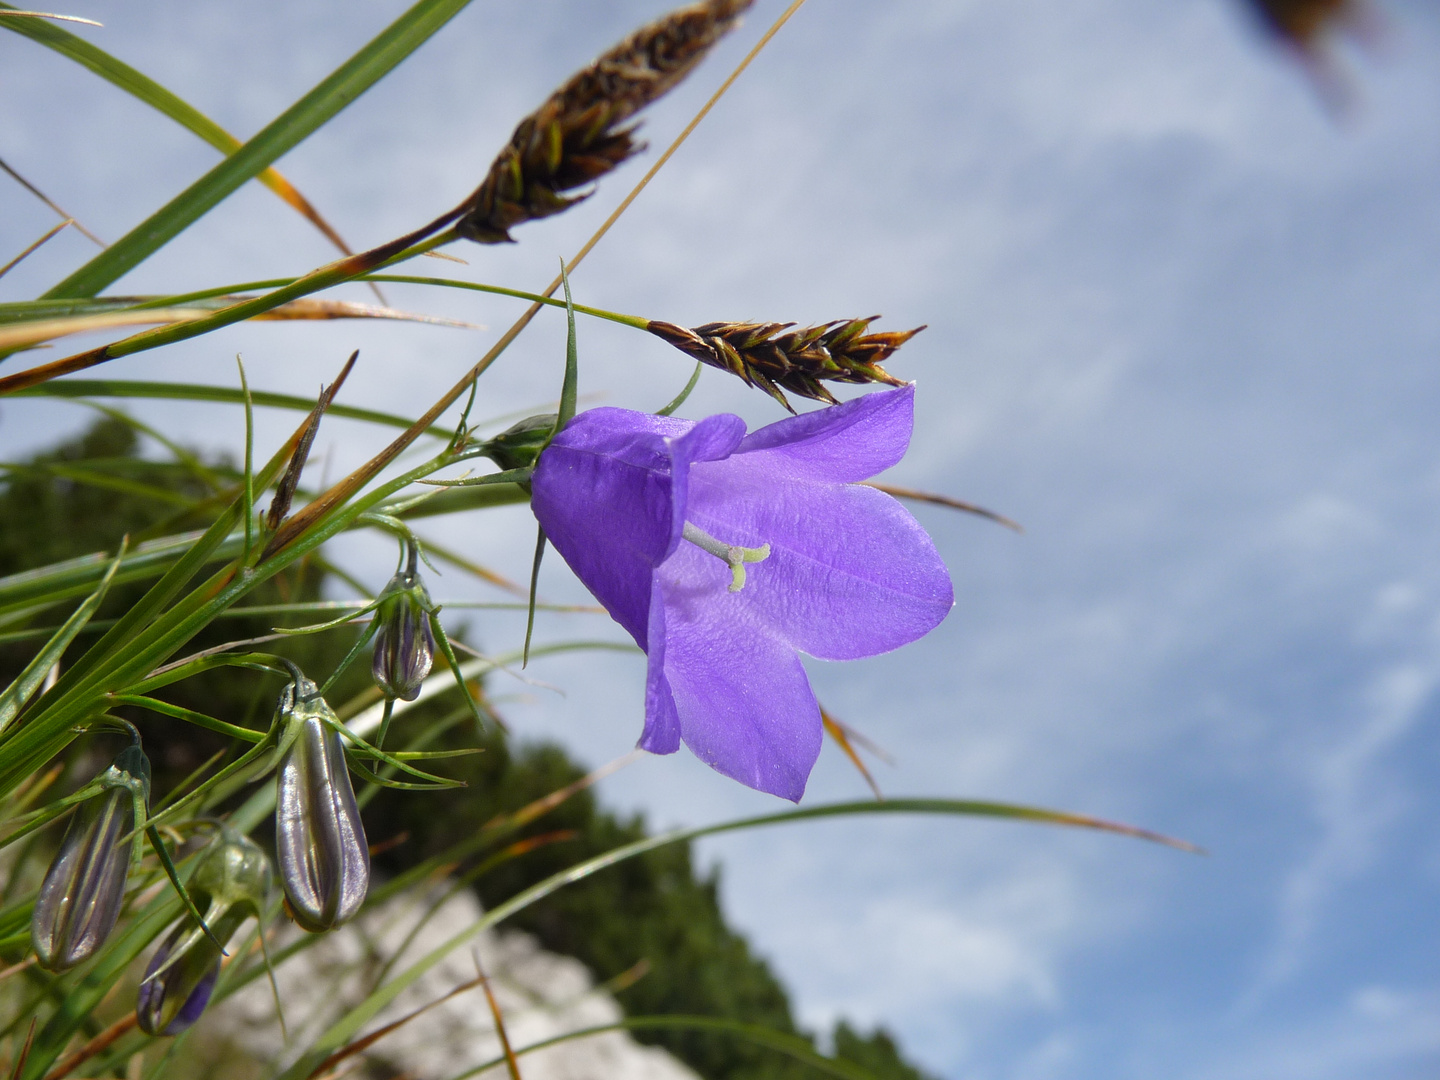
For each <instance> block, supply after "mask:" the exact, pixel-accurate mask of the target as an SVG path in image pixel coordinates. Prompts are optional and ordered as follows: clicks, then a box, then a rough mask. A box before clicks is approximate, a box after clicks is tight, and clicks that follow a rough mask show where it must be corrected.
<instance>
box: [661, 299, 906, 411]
mask: <svg viewBox="0 0 1440 1080" xmlns="http://www.w3.org/2000/svg"><path fill="white" fill-rule="evenodd" d="M879 317H880V316H878V315H872V316H870V317H869V318H868V319H837V320H836V321H834V322H828V323H823V324H821V325H820V326H809V327H805V328H803V329H800V330H791V329H790V327H792V326H794V325H795V324H794V323H739V322H715V323H706V324H705V325H704V326H697V327H695V328H694V329H691V330H687V329H685V328H684V327H683V326H676V325H675V324H674V323H667V322H655V321H652V322H651V323H650V324H649V326H647V327H646V329H647V330H649V331H650V333H652V334H654V335H656V336H657V337H661V338H664V339H665V340H666V341H668V342H669V343H670V344H671V345H674V346H675V347H676V348H677V349H679V350H680V351H681V352H683V353H685V354H686V355H688V356H692V357H694V358H695V359H696V360H699V361H700V362H701V363H705V364H709V365H710V366H711V367H717V368H719V369H720V370H722V371H728V372H730V373H731V374H732V375H738V376H739V377H740V378H741V379H744V380H745V382H746V383H748V384H749V385H750V386H758V387H759V388H760V389H761V390H764V391H765V392H766V393H767V394H769V395H770V396H771V397H773V398H774V399H775V400H776V401H778V402H779V403H780V404H781V405H783V406H785V408H787V409H790V411H791V412H794V411H795V410H794V409H792V408H791V407H790V402H789V401H788V400H787V399H786V397H785V394H784V391H785V390H789V391H790V392H791V393H792V394H799V395H800V396H801V397H805V398H811V399H813V400H815V401H823V402H825V403H826V404H830V405H833V404H835V398H834V396H833V395H832V394H831V393H830V391H829V390H827V389H825V387H824V386H823V385H821V380H822V379H823V380H826V381H829V382H841V383H886V384H888V385H890V386H904V385H905V384H904V382H903V381H902V380H900V379H897V378H895V376H893V375H891V374H890V373H889V372H888V371H886V370H885V369H884V368H882V367H881V366H880V364H881V362H882V361H884V360H885V359H886V358H888V357H889V356H890V354H891V353H893V352H894V351H895V350H896V349H898V348H900V346H901V345H904V344H905V342H907V341H909V340H910V339H911V338H912V337H914V336H915V335H916V334H918V333H919V332H920V331H921V330H924V329H925V327H923V326H917V327H916V328H915V329H914V330H900V331H891V332H888V333H883V334H867V333H866V332H865V331H866V330H867V329H869V327H870V324H871V323H872V322H874V321H875V320H876V319H878V318H879Z"/></svg>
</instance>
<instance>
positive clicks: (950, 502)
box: [861, 480, 1025, 533]
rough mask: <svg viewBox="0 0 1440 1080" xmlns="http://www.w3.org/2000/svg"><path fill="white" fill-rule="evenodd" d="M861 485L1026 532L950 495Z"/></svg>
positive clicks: (1005, 518) (988, 511)
mask: <svg viewBox="0 0 1440 1080" xmlns="http://www.w3.org/2000/svg"><path fill="white" fill-rule="evenodd" d="M861 483H863V484H864V485H865V487H872V488H874V489H875V490H876V491H883V492H884V493H885V494H886V495H889V496H891V497H892V498H896V499H910V500H913V501H914V502H924V503H933V504H934V505H936V506H948V507H949V508H950V509H951V510H959V511H961V512H962V513H966V514H974V515H975V516H976V517H983V518H985V519H986V520H988V521H993V522H995V523H996V524H997V525H1004V526H1005V527H1006V528H1007V529H1014V530H1015V531H1016V532H1018V533H1023V532H1024V531H1025V529H1024V526H1022V525H1021V524H1020V523H1019V522H1017V521H1011V520H1010V519H1009V518H1008V517H1006V516H1005V515H1004V514H997V513H995V511H994V510H986V509H985V508H984V507H983V506H976V505H975V504H974V503H969V502H965V501H964V500H962V499H952V498H951V497H950V496H949V495H936V494H935V493H933V492H930V491H916V490H915V489H914V488H903V487H895V486H894V485H893V484H877V483H876V482H875V481H873V480H863V481H861Z"/></svg>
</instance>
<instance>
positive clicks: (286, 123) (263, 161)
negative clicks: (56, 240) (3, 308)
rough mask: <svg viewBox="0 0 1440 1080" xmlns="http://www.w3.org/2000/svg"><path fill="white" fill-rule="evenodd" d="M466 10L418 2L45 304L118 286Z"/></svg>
mask: <svg viewBox="0 0 1440 1080" xmlns="http://www.w3.org/2000/svg"><path fill="white" fill-rule="evenodd" d="M468 3H469V0H420V2H419V3H417V4H415V5H414V6H413V7H411V8H410V9H409V10H408V11H406V12H405V13H404V14H402V15H401V16H400V17H399V18H398V19H396V20H395V21H394V22H393V23H391V24H390V25H389V26H387V27H386V28H385V29H384V30H382V31H381V32H380V33H379V34H378V35H376V36H375V37H374V38H373V39H371V41H370V42H368V43H367V44H366V45H365V46H364V47H363V48H362V49H360V51H359V52H357V53H356V54H355V55H354V56H352V57H351V58H350V59H348V60H346V61H345V63H343V64H341V65H340V66H339V67H338V68H336V69H335V71H333V72H332V73H331V74H330V75H328V76H326V78H325V79H323V80H322V81H321V82H320V83H319V84H318V85H317V86H316V87H315V88H314V89H313V90H311V91H310V92H309V93H308V94H306V95H305V96H304V97H302V98H301V99H300V100H299V101H297V102H295V104H294V105H292V106H290V108H288V109H286V110H285V111H284V112H283V113H281V114H280V115H279V116H278V117H276V118H275V119H274V120H273V121H271V122H270V123H269V124H267V125H266V126H265V128H264V129H262V130H261V131H260V132H259V133H258V134H257V135H255V136H254V138H252V139H250V140H249V141H248V142H246V143H244V144H243V145H242V146H240V147H238V148H237V149H235V150H234V151H233V152H231V153H230V155H229V156H228V157H226V158H225V160H224V161H222V162H220V163H219V164H218V165H216V166H215V167H214V168H213V169H211V170H210V171H209V172H208V173H206V174H205V175H204V176H202V177H201V178H200V179H199V180H197V181H195V183H193V184H191V185H190V187H188V188H186V189H185V190H184V191H183V192H181V193H180V194H179V195H177V196H176V197H175V198H174V199H172V200H171V201H170V202H169V203H167V204H166V205H165V206H163V207H161V208H160V209H159V210H157V211H156V212H155V213H154V214H152V215H151V216H150V217H149V218H147V219H146V220H145V221H143V222H141V223H140V224H139V225H137V226H136V227H135V228H134V229H132V230H131V231H130V232H129V233H127V234H126V235H125V236H124V237H122V238H121V239H120V240H117V241H116V242H115V243H114V244H112V245H111V246H110V247H109V248H107V249H106V250H105V251H103V252H101V253H100V255H98V256H97V257H96V258H94V259H91V260H90V261H89V262H88V263H86V264H85V265H84V266H82V267H80V269H79V270H77V271H75V273H73V274H71V275H70V276H69V277H67V278H66V279H65V280H64V281H62V282H60V283H59V284H58V285H56V286H55V287H54V288H53V289H51V290H50V291H49V292H47V293H46V294H45V295H46V297H47V298H49V297H68V296H95V295H97V294H98V293H99V292H100V291H101V290H102V289H104V288H106V287H108V286H109V285H110V284H112V283H113V282H115V281H117V280H119V279H120V278H121V277H123V276H124V275H125V274H126V273H128V272H129V271H130V270H132V269H134V268H135V267H136V266H138V265H139V264H140V263H142V262H144V261H145V260H146V259H147V258H149V257H150V256H151V255H153V254H154V253H155V252H156V251H158V250H160V248H162V247H164V246H165V245H166V244H167V243H169V242H170V241H171V240H173V239H174V238H175V237H176V236H178V235H180V233H182V232H183V231H185V229H187V228H189V227H190V226H191V225H192V224H194V223H195V222H196V221H198V220H199V219H200V218H201V217H203V216H204V215H205V214H206V213H208V212H209V211H210V210H212V209H213V208H214V207H216V206H217V205H219V204H220V203H221V202H222V201H223V200H224V199H226V198H227V197H228V196H229V195H230V194H232V193H233V192H234V191H235V190H236V189H238V188H239V187H240V186H241V185H242V184H244V183H245V181H247V180H249V179H251V178H252V177H254V176H256V175H257V174H258V173H260V172H261V171H263V170H264V169H265V168H267V167H268V166H269V165H270V164H271V163H272V162H274V161H276V160H278V159H279V158H280V157H281V156H282V155H284V154H285V153H286V152H288V151H290V150H292V149H294V148H295V147H296V146H298V145H299V144H300V143H301V142H303V141H304V140H305V139H306V138H308V137H309V136H310V135H311V134H312V133H313V132H314V131H315V130H317V129H318V128H319V127H321V126H322V125H323V124H325V123H327V122H328V121H329V120H330V119H331V118H332V117H334V116H335V115H336V114H337V113H339V112H340V111H341V110H342V109H344V108H345V106H347V105H349V104H350V103H351V102H352V101H354V100H355V99H356V98H358V97H359V96H360V95H361V94H363V93H364V92H365V91H366V90H368V89H369V88H370V87H371V86H373V85H374V84H375V83H376V82H378V81H379V80H380V79H381V78H383V77H384V76H385V75H387V74H389V73H390V71H391V70H393V69H394V68H395V66H396V65H398V64H399V63H400V62H401V61H402V60H404V59H405V58H406V57H407V56H409V55H410V54H411V53H412V52H414V51H415V50H416V49H418V48H419V47H420V46H421V45H423V44H424V43H425V42H426V41H428V40H429V39H430V37H431V36H432V35H433V34H435V33H436V32H437V31H438V30H439V29H440V28H441V27H442V26H444V25H445V24H446V23H448V22H449V21H450V20H451V19H452V18H454V17H455V16H456V15H457V14H459V12H460V11H461V10H462V9H463V8H464V7H465V6H466V4H468ZM44 25H45V24H43V23H37V24H35V26H42V27H43V26H44ZM50 29H51V30H59V28H58V27H51V28H50ZM47 44H48V42H47Z"/></svg>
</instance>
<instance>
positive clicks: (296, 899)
mask: <svg viewBox="0 0 1440 1080" xmlns="http://www.w3.org/2000/svg"><path fill="white" fill-rule="evenodd" d="M280 714H281V719H282V721H283V723H284V725H285V730H284V733H283V734H282V735H281V744H280V745H281V747H282V748H283V753H282V757H281V759H280V778H279V783H278V788H277V792H276V803H275V855H276V859H277V861H278V862H279V864H280V879H281V881H282V882H283V883H284V886H285V898H286V900H287V901H288V902H289V908H290V914H291V915H292V916H293V917H294V919H295V921H296V922H297V923H299V924H300V925H301V926H302V927H304V928H305V929H306V930H309V931H311V932H317V933H318V932H319V931H322V930H330V929H332V928H334V927H336V926H339V925H340V924H341V923H343V922H346V921H347V920H349V919H350V918H352V917H353V916H354V915H355V913H356V912H357V911H359V910H360V905H361V904H362V903H364V902H365V894H366V892H368V891H369V888H370V848H369V846H368V845H367V844H366V842H365V829H364V827H363V826H362V825H361V823H360V809H359V807H357V806H356V805H355V791H354V789H353V788H351V786H350V773H349V771H348V770H347V768H346V765H345V747H344V744H343V743H342V742H341V741H340V736H339V735H338V734H336V732H335V730H334V728H333V727H331V726H330V724H338V723H339V721H338V720H337V719H336V717H335V714H334V712H332V711H331V709H330V706H329V705H327V704H325V699H324V698H322V697H321V696H320V691H319V689H318V688H317V687H316V686H315V684H314V683H313V682H311V681H310V680H309V679H307V678H305V677H304V676H299V675H297V677H296V680H295V682H294V683H293V684H292V685H291V686H287V687H286V688H285V690H284V691H283V692H282V693H281V695H280ZM327 721H328V722H329V723H327Z"/></svg>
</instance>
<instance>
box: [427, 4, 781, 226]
mask: <svg viewBox="0 0 1440 1080" xmlns="http://www.w3.org/2000/svg"><path fill="white" fill-rule="evenodd" d="M752 3H754V0H703V2H702V3H698V4H691V5H690V6H688V7H683V8H679V9H678V10H676V11H672V12H671V13H670V14H669V15H666V16H665V17H664V18H662V19H658V20H656V21H655V22H653V23H650V24H649V25H648V26H644V27H641V28H640V29H639V30H637V31H635V33H633V34H631V35H630V36H629V37H628V38H626V39H625V40H624V41H622V42H621V43H620V44H619V45H617V46H615V47H614V48H613V49H611V50H610V51H609V52H607V53H605V54H604V55H603V56H601V57H600V58H599V59H598V60H596V61H595V62H594V63H592V64H590V65H589V66H588V67H586V68H584V69H583V70H581V71H579V72H577V73H576V74H575V75H573V76H571V78H570V79H569V81H568V82H566V83H565V85H563V86H562V87H560V89H559V90H556V91H555V93H553V94H551V95H550V97H549V99H548V100H547V101H546V102H545V104H543V105H541V106H540V108H538V109H536V110H535V111H534V112H533V113H531V114H530V115H529V116H527V117H526V118H525V119H524V120H522V121H520V126H519V127H517V128H516V129H515V133H514V134H513V135H512V136H511V137H510V142H509V144H508V145H507V146H506V147H505V149H503V150H502V151H500V154H499V156H498V157H496V158H495V161H494V163H492V164H491V166H490V171H489V173H488V174H487V175H486V177H485V180H484V182H482V183H481V185H480V186H479V187H478V188H477V189H476V190H475V192H474V194H472V195H471V196H470V198H468V199H467V200H466V201H465V203H464V204H463V215H462V216H461V218H460V220H459V222H458V223H457V224H456V226H455V228H456V231H457V232H459V234H460V235H461V236H464V237H466V238H467V239H470V240H475V241H477V242H479V243H482V244H500V243H506V242H508V241H510V240H511V239H512V237H511V236H510V230H511V229H512V228H514V227H515V226H516V225H519V224H521V223H522V222H526V221H533V220H535V219H536V218H543V217H549V216H550V215H551V214H558V213H560V211H562V210H565V209H567V208H569V207H571V206H574V205H575V204H576V203H578V202H580V201H582V200H583V199H586V198H588V197H589V195H590V192H588V191H585V192H580V193H579V194H573V195H572V194H569V193H570V192H573V191H575V189H577V188H582V187H584V186H585V185H586V184H590V183H592V182H594V181H595V180H597V179H599V178H600V177H601V176H603V175H605V174H606V173H607V172H609V171H610V170H611V169H613V168H615V167H616V166H617V165H619V164H620V163H621V162H623V161H625V160H626V159H627V158H629V157H631V156H632V155H634V154H637V153H639V152H640V151H641V150H643V149H644V148H645V144H644V143H642V142H639V141H638V140H636V138H635V132H636V130H637V128H638V126H639V125H638V124H631V125H629V126H625V122H626V121H627V120H629V119H630V118H631V117H632V116H634V115H635V114H636V113H637V112H639V111H640V110H641V109H643V108H645V106H647V105H649V104H650V103H651V102H652V101H654V100H655V99H656V98H659V97H660V96H661V95H663V94H664V93H666V92H667V91H668V90H670V89H671V88H672V87H673V86H675V85H676V84H677V83H679V82H680V80H681V79H683V78H685V76H686V75H688V74H690V71H691V70H692V69H693V68H694V67H695V65H696V64H698V63H699V62H700V61H701V60H702V59H704V57H705V54H706V53H707V52H709V50H710V47H711V46H712V45H714V44H715V42H717V41H719V40H720V38H721V37H723V36H724V35H725V33H726V32H727V31H729V30H730V29H731V28H732V27H734V26H735V25H736V23H738V22H739V20H740V15H741V13H742V12H744V11H745V9H746V8H748V7H750V5H751V4H752Z"/></svg>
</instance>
